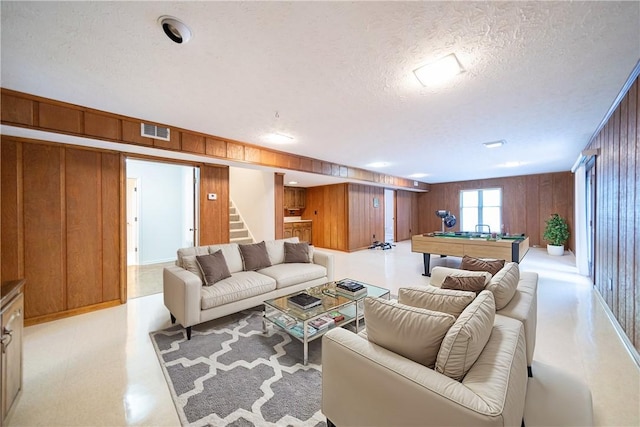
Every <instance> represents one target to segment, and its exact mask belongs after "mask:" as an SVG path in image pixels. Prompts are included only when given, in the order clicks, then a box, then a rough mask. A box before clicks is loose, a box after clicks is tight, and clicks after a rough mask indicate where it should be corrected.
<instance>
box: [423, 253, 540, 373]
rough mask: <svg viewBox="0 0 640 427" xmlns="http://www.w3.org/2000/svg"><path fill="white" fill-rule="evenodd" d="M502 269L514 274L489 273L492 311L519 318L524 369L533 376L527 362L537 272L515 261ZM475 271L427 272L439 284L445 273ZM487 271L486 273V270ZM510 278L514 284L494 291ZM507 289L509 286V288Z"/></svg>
mask: <svg viewBox="0 0 640 427" xmlns="http://www.w3.org/2000/svg"><path fill="white" fill-rule="evenodd" d="M505 268H506V269H510V268H511V269H513V271H514V273H516V274H515V275H505V274H503V273H504V269H503V270H500V271H499V272H498V273H496V274H495V275H494V276H491V275H489V276H490V277H489V280H488V283H487V287H486V288H487V289H489V288H493V289H492V290H493V291H494V294H495V295H496V313H497V314H500V315H503V316H507V317H511V318H512V319H517V320H519V321H521V322H522V323H523V325H524V336H525V340H526V344H527V372H528V375H529V377H531V376H532V375H533V373H532V370H531V364H532V363H533V352H534V350H535V347H536V328H537V324H538V273H535V272H532V271H520V268H519V266H518V264H517V263H506V264H505ZM474 273H476V272H469V271H467V270H460V269H457V268H449V267H440V266H437V267H434V268H433V269H432V271H431V278H430V284H431V285H432V286H436V287H440V286H442V283H443V282H444V279H445V277H447V276H448V275H452V274H453V275H457V274H462V275H467V274H474ZM486 274H489V273H486ZM510 279H513V280H515V281H516V283H517V286H513V285H511V286H509V285H508V286H505V287H502V288H501V289H499V290H497V291H496V288H498V287H499V286H500V285H501V283H500V282H506V281H509V280H510ZM510 288H512V289H511V290H510Z"/></svg>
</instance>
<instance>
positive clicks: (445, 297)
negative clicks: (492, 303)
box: [398, 286, 476, 317]
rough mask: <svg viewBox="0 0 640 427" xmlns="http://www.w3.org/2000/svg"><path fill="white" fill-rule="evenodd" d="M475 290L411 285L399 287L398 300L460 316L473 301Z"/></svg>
mask: <svg viewBox="0 0 640 427" xmlns="http://www.w3.org/2000/svg"><path fill="white" fill-rule="evenodd" d="M475 297H476V294H475V292H466V291H458V290H453V289H440V288H436V287H435V286H409V287H406V288H400V289H398V302H399V303H400V304H405V305H410V306H412V307H418V308H425V309H427V310H433V311H440V312H443V313H449V314H451V315H453V316H456V317H458V316H460V313H462V310H464V309H465V308H466V307H467V306H468V305H469V304H470V303H471V301H473V300H474V298H475Z"/></svg>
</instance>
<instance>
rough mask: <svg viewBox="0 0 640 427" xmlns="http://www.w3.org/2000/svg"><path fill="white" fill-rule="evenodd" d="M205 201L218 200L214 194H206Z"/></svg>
mask: <svg viewBox="0 0 640 427" xmlns="http://www.w3.org/2000/svg"><path fill="white" fill-rule="evenodd" d="M207 200H218V195H217V194H216V193H207Z"/></svg>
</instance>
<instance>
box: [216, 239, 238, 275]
mask: <svg viewBox="0 0 640 427" xmlns="http://www.w3.org/2000/svg"><path fill="white" fill-rule="evenodd" d="M208 248H209V253H210V254H212V253H214V252H216V251H222V253H223V254H224V259H225V261H227V267H229V272H231V274H233V273H237V272H239V271H242V266H243V265H242V257H241V256H240V249H239V248H238V244H237V243H223V244H221V245H210V246H208Z"/></svg>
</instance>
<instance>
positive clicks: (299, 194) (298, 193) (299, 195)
mask: <svg viewBox="0 0 640 427" xmlns="http://www.w3.org/2000/svg"><path fill="white" fill-rule="evenodd" d="M306 200H307V189H306V188H297V187H284V208H285V209H292V210H293V209H304V208H305V204H306Z"/></svg>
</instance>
